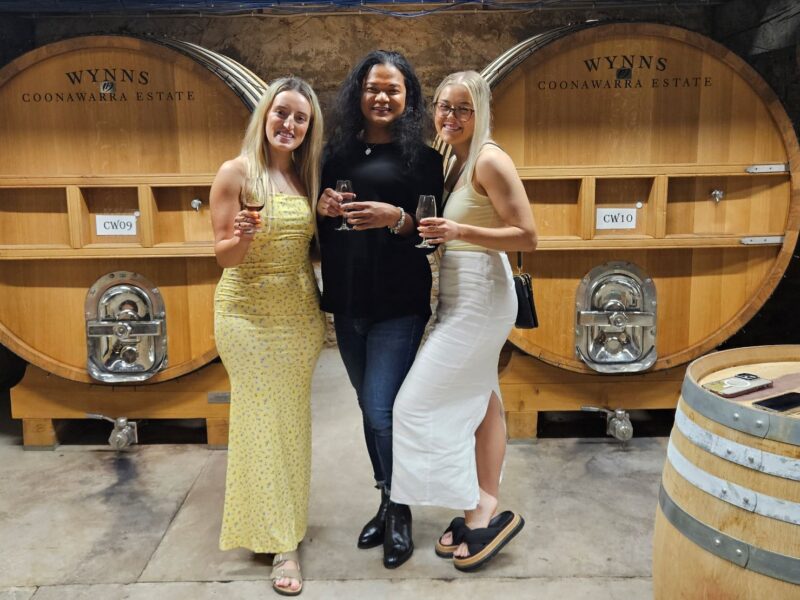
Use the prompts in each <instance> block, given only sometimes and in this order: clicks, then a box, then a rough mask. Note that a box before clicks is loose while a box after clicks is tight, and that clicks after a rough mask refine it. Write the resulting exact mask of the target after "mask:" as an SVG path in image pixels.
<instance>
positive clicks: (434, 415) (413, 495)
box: [391, 251, 517, 510]
mask: <svg viewBox="0 0 800 600" xmlns="http://www.w3.org/2000/svg"><path fill="white" fill-rule="evenodd" d="M516 315H517V297H516V293H515V291H514V281H513V278H512V273H511V267H510V265H509V264H508V259H507V258H506V255H505V253H502V252H472V251H450V252H445V254H444V257H443V258H442V261H441V264H440V268H439V307H438V310H437V319H436V324H435V326H434V328H433V331H432V332H431V334H430V336H429V337H428V339H427V340H426V342H425V343H424V345H423V346H422V349H421V350H420V352H419V353H418V354H417V357H416V360H415V361H414V364H413V366H412V367H411V370H410V371H409V373H408V375H407V376H406V379H405V381H404V382H403V386H402V387H401V388H400V391H399V392H398V395H397V399H396V400H395V404H394V409H393V415H394V417H393V418H394V426H393V431H392V440H393V454H394V459H393V460H394V462H393V470H392V489H391V498H392V500H393V501H394V502H399V503H402V504H413V505H432V506H443V507H447V508H453V509H458V510H471V509H474V508H475V507H476V506H477V505H478V499H479V497H480V494H479V491H478V473H477V468H476V463H475V431H476V430H477V428H478V426H479V425H480V424H481V422H482V421H483V418H484V416H485V415H486V409H487V407H488V405H489V399H490V396H491V394H492V392H495V393H497V395H498V397H499V396H500V385H499V381H498V378H497V362H498V358H499V356H500V350H501V348H502V347H503V344H504V343H505V341H506V338H508V334H509V333H510V332H511V328H512V327H513V326H514V321H515V319H516Z"/></svg>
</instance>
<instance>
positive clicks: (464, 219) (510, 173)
mask: <svg viewBox="0 0 800 600" xmlns="http://www.w3.org/2000/svg"><path fill="white" fill-rule="evenodd" d="M490 101H491V91H490V89H489V86H488V84H487V83H486V81H485V80H484V79H483V78H482V77H481V76H480V74H478V73H476V72H474V71H465V72H461V73H454V74H452V75H449V76H447V77H446V78H445V79H444V81H442V83H441V84H440V85H439V87H438V89H437V90H436V93H435V95H434V112H435V116H434V119H435V124H436V131H437V133H438V134H439V136H440V137H441V139H442V140H443V141H445V142H446V143H448V144H450V146H451V147H452V150H453V156H454V157H455V158H454V161H451V162H452V164H451V165H450V169H449V174H448V176H447V180H446V182H445V187H446V189H449V190H452V191H451V192H450V194H449V196H448V197H447V199H446V203H445V208H444V213H443V217H442V218H431V219H423V220H422V221H421V222H420V224H419V231H420V233H421V234H422V236H423V237H426V238H427V239H428V240H429V241H430V242H431V243H434V244H443V245H444V255H443V257H442V260H441V264H440V269H439V277H440V280H439V308H438V312H437V322H436V325H435V327H434V329H433V331H432V333H431V335H430V337H429V338H428V340H427V341H426V342H425V345H424V346H423V347H422V350H421V351H420V353H419V354H418V356H417V358H416V360H415V362H414V365H413V366H412V368H411V371H410V372H409V373H408V375H407V376H406V379H405V381H404V383H403V386H402V388H401V389H400V392H399V393H398V396H397V400H396V402H395V407H394V442H393V444H394V476H393V485H392V492H391V494H392V500H393V501H395V502H402V503H404V504H416V505H434V506H446V507H448V508H453V509H458V510H463V511H464V518H460V517H459V518H456V519H454V520H453V522H452V523H451V524H450V526H449V527H448V528H447V530H446V531H445V533H444V534H443V535H442V537H441V538H440V539H439V540H438V541H437V544H436V553H437V554H438V555H439V556H442V557H447V558H449V557H453V562H454V565H455V567H456V568H457V569H459V570H462V571H472V570H475V569H477V568H479V567H481V566H483V565H484V564H485V563H486V562H488V561H489V560H491V558H492V557H494V556H495V555H496V554H497V552H499V550H500V549H501V548H502V547H503V546H505V544H507V543H508V542H509V541H510V540H511V538H513V537H514V536H515V535H516V534H517V533H518V532H519V531H520V530H521V529H522V526H523V525H524V520H523V519H522V517H521V516H520V515H518V514H515V513H513V512H511V511H505V512H503V513H500V514H499V515H496V516H495V513H496V511H497V506H498V492H499V485H500V472H501V470H502V465H503V458H504V456H505V447H506V429H505V421H504V415H503V405H502V401H501V399H500V388H499V382H498V378H497V363H498V359H499V355H500V350H501V348H502V346H503V344H504V343H505V340H506V338H507V337H508V334H509V333H510V331H511V329H512V327H513V325H514V320H515V317H516V314H517V300H516V295H515V292H514V284H513V279H512V273H511V267H510V265H509V263H508V259H507V257H506V254H505V252H506V251H523V252H531V251H533V250H534V249H535V248H536V241H537V237H536V227H535V225H534V222H533V215H532V213H531V208H530V204H529V201H528V197H527V194H526V192H525V187H524V186H523V184H522V181H521V180H520V178H519V176H518V175H517V171H516V168H515V167H514V163H513V162H512V160H511V158H510V157H509V156H508V155H507V154H506V153H505V152H504V151H503V150H501V149H500V148H499V147H498V146H497V145H496V144H495V143H494V142H492V141H491V131H490V119H491V117H490Z"/></svg>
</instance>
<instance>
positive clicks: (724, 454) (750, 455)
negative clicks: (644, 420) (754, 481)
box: [675, 406, 800, 481]
mask: <svg viewBox="0 0 800 600" xmlns="http://www.w3.org/2000/svg"><path fill="white" fill-rule="evenodd" d="M675 426H676V427H677V428H678V431H680V432H681V433H682V434H683V435H684V437H686V439H688V440H689V441H690V442H692V443H693V444H694V445H695V446H697V447H698V448H702V449H703V450H705V451H706V452H709V453H710V454H713V455H714V456H718V457H719V458H723V459H725V460H727V461H730V462H732V463H736V464H737V465H741V466H743V467H747V468H748V469H753V470H754V471H758V472H760V473H765V474H767V475H774V476H775V477H782V478H783V479H791V480H793V481H800V460H797V459H795V458H789V457H788V456H782V455H780V454H773V453H772V452H766V451H764V450H759V449H758V448H753V447H752V446H746V445H745V444H740V443H738V442H734V441H733V440H729V439H727V438H724V437H722V436H720V435H717V434H716V433H712V432H711V431H708V430H707V429H704V428H703V427H700V425H698V424H697V423H696V422H694V421H693V420H692V419H690V418H689V417H688V416H686V413H685V412H683V411H682V410H681V407H680V406H678V408H677V410H676V411H675Z"/></svg>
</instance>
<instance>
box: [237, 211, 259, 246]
mask: <svg viewBox="0 0 800 600" xmlns="http://www.w3.org/2000/svg"><path fill="white" fill-rule="evenodd" d="M260 230H261V215H260V214H259V213H257V212H255V211H252V210H250V209H247V208H245V209H244V210H240V211H239V212H238V213H236V216H235V217H234V219H233V235H235V236H236V237H239V238H242V239H243V240H252V239H253V237H255V235H256V232H257V231H260Z"/></svg>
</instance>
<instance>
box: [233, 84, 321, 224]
mask: <svg viewBox="0 0 800 600" xmlns="http://www.w3.org/2000/svg"><path fill="white" fill-rule="evenodd" d="M286 91H294V92H298V93H300V94H301V95H302V96H303V97H304V98H305V99H306V100H308V102H309V104H311V114H310V115H309V125H308V130H307V131H306V136H305V138H304V139H303V142H302V143H301V144H300V146H299V147H298V148H297V149H296V150H295V151H294V152H293V156H292V159H293V162H294V168H295V169H296V171H297V173H298V174H299V175H300V179H301V181H302V182H303V185H304V186H305V188H306V193H307V194H308V200H309V203H310V204H311V214H312V215H316V209H317V191H318V188H319V163H320V155H321V154H322V129H323V120H322V110H321V109H320V106H319V100H317V95H316V94H315V93H314V90H313V89H311V86H310V85H309V84H308V83H307V82H306V81H305V80H303V79H300V78H299V77H294V76H290V77H281V78H280V79H276V80H274V81H273V82H271V83H270V84H269V86H267V89H266V90H264V95H263V96H262V97H261V100H259V102H258V105H256V108H255V110H254V111H253V114H252V116H251V117H250V122H249V123H248V124H247V130H246V131H245V134H244V140H243V141H242V153H241V154H242V156H243V157H245V158H246V159H247V165H248V167H247V169H248V171H247V176H248V177H249V178H252V179H253V180H255V181H256V182H257V183H256V185H257V186H258V188H257V193H261V194H265V195H266V207H265V215H266V217H267V226H269V223H270V221H269V217H270V216H271V215H272V210H273V208H272V194H271V193H270V191H271V189H272V185H271V182H270V177H269V170H268V167H269V144H268V142H267V140H266V134H265V132H264V130H265V127H266V121H267V113H268V112H269V109H270V107H271V106H272V102H273V100H275V97H276V96H277V95H278V94H280V93H281V92H286ZM312 221H313V222H314V233H315V234H316V222H317V219H316V218H314V217H312Z"/></svg>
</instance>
